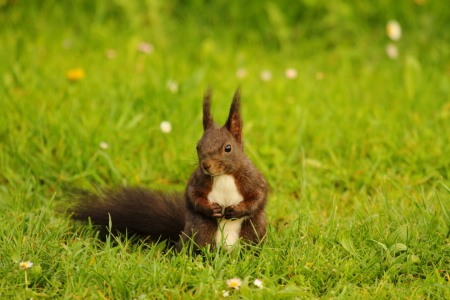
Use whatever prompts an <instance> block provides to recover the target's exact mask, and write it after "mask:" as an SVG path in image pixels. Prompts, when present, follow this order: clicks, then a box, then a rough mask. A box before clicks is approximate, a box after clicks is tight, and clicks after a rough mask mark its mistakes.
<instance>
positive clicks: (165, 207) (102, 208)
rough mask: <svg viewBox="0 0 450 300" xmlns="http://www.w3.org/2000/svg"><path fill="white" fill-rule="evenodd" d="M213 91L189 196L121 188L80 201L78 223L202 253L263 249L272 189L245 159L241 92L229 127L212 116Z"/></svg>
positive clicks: (207, 98)
mask: <svg viewBox="0 0 450 300" xmlns="http://www.w3.org/2000/svg"><path fill="white" fill-rule="evenodd" d="M211 98H212V93H211V89H208V90H207V91H206V93H205V95H204V99H203V129H204V132H203V136H202V138H201V139H200V141H198V143H197V154H198V160H199V163H198V167H197V168H196V170H195V171H194V173H193V174H192V175H191V177H190V179H189V181H188V183H187V186H186V190H185V193H184V195H183V194H182V193H166V192H161V191H152V190H146V189H143V188H138V187H121V188H118V189H116V190H103V191H102V192H101V193H99V194H90V193H84V194H82V195H79V196H78V197H77V198H78V203H77V204H76V206H75V208H74V214H73V218H74V219H76V220H84V221H86V220H87V219H88V218H90V219H91V221H92V223H93V224H96V225H102V226H108V224H109V222H110V220H111V224H112V228H113V229H115V230H118V231H122V232H125V231H128V232H130V233H136V234H139V235H145V236H150V237H151V238H152V239H154V240H170V241H173V242H177V249H178V250H181V248H182V247H183V244H187V243H189V242H194V245H195V247H196V248H202V247H204V246H206V245H208V244H212V245H213V246H215V247H220V246H224V247H226V248H227V247H229V246H231V245H233V244H234V243H236V242H237V241H238V240H239V239H242V240H243V241H244V242H245V243H250V244H257V243H259V242H261V241H262V240H263V239H264V237H265V234H266V226H267V221H266V217H265V212H264V208H265V206H266V202H267V189H268V188H267V183H266V180H265V179H264V176H263V175H262V174H261V173H260V172H259V171H258V169H257V168H256V167H255V166H254V165H253V163H252V162H251V160H250V159H249V158H248V157H247V156H246V155H245V153H244V143H243V138H242V126H243V122H242V118H241V113H240V103H241V101H240V98H241V97H240V89H237V90H236V92H235V94H234V97H233V102H232V104H231V108H230V113H229V115H228V119H227V121H226V123H225V125H224V126H222V127H219V126H218V125H217V124H215V123H214V120H213V118H212V116H211Z"/></svg>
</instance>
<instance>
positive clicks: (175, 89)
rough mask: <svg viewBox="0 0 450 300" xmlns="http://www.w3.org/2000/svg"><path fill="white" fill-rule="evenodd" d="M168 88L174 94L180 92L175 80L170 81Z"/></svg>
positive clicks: (167, 84)
mask: <svg viewBox="0 0 450 300" xmlns="http://www.w3.org/2000/svg"><path fill="white" fill-rule="evenodd" d="M166 86H167V88H168V89H169V91H171V92H172V93H174V94H175V93H176V92H178V82H176V81H175V80H172V79H169V80H168V81H167V83H166Z"/></svg>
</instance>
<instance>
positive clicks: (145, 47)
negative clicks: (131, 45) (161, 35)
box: [137, 42, 153, 54]
mask: <svg viewBox="0 0 450 300" xmlns="http://www.w3.org/2000/svg"><path fill="white" fill-rule="evenodd" d="M137 49H138V50H139V51H141V52H143V53H147V54H148V53H152V52H153V45H152V44H149V43H145V42H141V43H139V44H138V47H137Z"/></svg>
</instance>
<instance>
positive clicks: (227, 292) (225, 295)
mask: <svg viewBox="0 0 450 300" xmlns="http://www.w3.org/2000/svg"><path fill="white" fill-rule="evenodd" d="M222 296H224V297H228V296H230V292H229V291H222Z"/></svg>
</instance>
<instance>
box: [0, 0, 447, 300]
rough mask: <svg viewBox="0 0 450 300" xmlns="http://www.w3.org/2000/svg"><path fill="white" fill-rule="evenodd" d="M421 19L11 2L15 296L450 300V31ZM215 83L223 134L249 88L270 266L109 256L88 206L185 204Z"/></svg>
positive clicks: (5, 246)
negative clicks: (123, 189) (155, 201)
mask: <svg viewBox="0 0 450 300" xmlns="http://www.w3.org/2000/svg"><path fill="white" fill-rule="evenodd" d="M421 2H422V1H404V2H402V4H397V3H396V4H394V3H391V2H388V1H379V2H378V3H377V4H373V3H372V2H368V1H367V2H361V4H354V5H350V4H346V3H344V2H341V1H333V2H332V3H328V2H323V3H322V2H313V1H303V2H299V3H298V4H296V5H297V6H294V7H293V6H292V5H291V2H290V1H286V2H283V1H282V2H279V3H278V2H277V3H276V4H275V2H267V3H265V4H258V3H257V2H251V1H246V2H245V7H246V8H245V9H242V7H240V5H243V4H241V3H239V4H238V3H236V4H230V3H228V2H225V1H217V2H216V3H214V4H208V5H206V4H205V3H204V2H203V1H193V2H192V3H184V2H181V1H175V0H174V1H148V2H142V3H134V2H124V1H111V2H108V1H95V2H92V1H82V0H80V1H76V2H73V1H70V2H69V1H50V0H48V1H27V3H25V2H24V1H17V2H14V1H0V22H1V24H3V25H2V26H1V28H0V36H1V40H2V46H1V47H0V107H1V108H2V113H1V115H2V117H1V119H0V224H1V226H0V266H1V268H0V274H1V276H0V295H1V297H2V298H7V299H29V298H49V299H52V298H54V299H73V298H75V299H84V298H89V299H106V298H107V299H159V298H161V299H167V298H169V299H220V298H223V295H222V291H224V290H226V291H230V296H229V298H235V299H272V298H277V299H292V298H295V297H297V298H321V299H333V298H344V299H382V298H388V299H435V298H440V299H444V298H449V297H450V285H449V279H450V277H449V264H450V246H449V245H450V240H449V238H448V232H449V230H450V229H449V222H450V218H449V212H448V210H449V208H450V181H449V178H450V156H449V155H448V154H449V153H450V142H449V139H450V126H449V125H448V124H449V122H450V102H449V98H448V95H449V92H450V72H449V70H450V65H449V62H448V57H450V46H449V45H450V43H449V41H450V35H449V32H448V30H447V28H448V25H449V24H448V20H449V19H450V16H449V13H448V9H447V7H446V6H445V4H441V3H438V2H437V1H424V3H421ZM418 3H419V4H418ZM390 19H396V20H397V21H399V23H400V24H401V25H402V29H403V36H402V38H401V39H400V40H399V41H398V42H395V43H394V42H390V41H389V39H388V37H387V36H386V34H385V25H386V23H387V21H389V20H390ZM141 42H147V43H151V44H152V45H153V47H154V50H153V52H152V53H144V52H140V51H138V50H137V47H138V45H139V43H141ZM389 43H394V44H395V45H396V46H397V47H398V49H399V57H398V59H395V60H391V59H389V58H388V57H387V56H386V54H385V47H386V45H387V44H389ZM110 49H114V51H115V58H113V59H110V58H108V57H107V55H106V53H107V52H108V50H110ZM109 53H110V56H111V53H112V52H109ZM76 68H81V69H83V70H84V73H85V76H84V77H83V78H82V79H81V80H78V81H75V82H70V81H69V80H68V79H67V78H66V73H67V71H69V70H72V69H76ZM239 68H245V69H246V71H247V75H246V76H245V77H244V78H238V77H237V76H236V71H237V70H238V69H239ZM288 68H295V69H296V70H297V72H298V76H297V77H296V78H295V79H287V78H286V76H285V70H286V69H288ZM263 70H269V71H270V72H271V74H272V79H271V80H270V81H263V80H261V78H260V73H261V72H262V71H263ZM174 84H175V85H174ZM209 84H211V85H212V86H213V88H214V92H215V102H214V105H213V112H214V115H215V117H216V120H218V121H219V120H220V122H225V118H226V114H227V110H228V106H229V103H230V101H231V97H232V95H233V92H234V89H235V88H236V87H237V86H239V85H241V87H242V93H243V115H244V121H245V125H244V138H245V143H246V144H245V145H246V151H247V153H248V155H249V156H250V157H251V159H252V160H253V161H254V163H255V164H256V165H257V167H258V168H259V169H260V170H261V171H262V173H263V174H264V175H265V176H266V178H267V180H268V182H269V184H270V187H271V193H270V202H269V204H268V207H267V214H268V218H269V221H270V230H269V235H268V237H267V241H266V243H265V245H264V246H263V247H261V249H257V250H258V251H259V255H257V256H255V255H254V254H249V253H246V252H245V251H244V250H242V249H239V248H237V249H234V251H233V252H231V253H228V252H226V251H224V250H211V251H207V252H206V253H205V255H204V256H193V257H192V256H191V255H190V254H189V253H187V252H183V253H180V254H177V253H174V252H173V251H171V250H169V251H167V250H166V249H165V247H164V244H156V245H154V244H148V243H142V242H138V241H136V240H135V239H133V238H115V237H112V236H111V237H109V238H107V239H106V240H101V239H99V238H98V234H97V231H96V228H95V227H92V226H90V225H86V224H77V223H74V222H72V221H71V220H70V219H69V216H68V214H67V213H65V211H66V210H67V211H70V199H68V192H67V191H68V190H70V189H71V188H80V187H81V188H87V189H93V188H95V186H108V187H113V186H116V185H118V184H130V185H144V186H148V187H151V188H162V189H167V190H182V189H183V187H184V184H185V182H186V181H187V179H188V177H189V175H190V173H191V172H192V171H193V169H194V168H195V163H196V158H195V145H196V142H197V140H198V139H199V138H200V136H201V127H202V126H201V98H202V94H203V92H204V90H205V89H206V87H207V86H208V85H209ZM162 121H170V122H171V124H172V128H173V129H172V132H171V133H169V134H164V133H163V132H161V130H160V129H159V125H160V123H161V122H162ZM101 142H105V143H107V144H108V145H109V147H108V148H107V149H103V148H101V147H100V143H101ZM28 260H29V261H31V262H33V263H34V266H33V267H32V268H30V269H28V270H26V271H23V270H20V269H19V262H21V261H28ZM25 274H26V275H27V282H28V285H27V284H26V283H25ZM230 278H240V279H241V280H242V281H243V284H242V286H241V288H240V289H239V290H230V289H228V288H227V286H226V284H225V282H226V280H228V279H230ZM256 278H258V279H261V280H262V281H263V284H264V288H263V289H259V288H257V287H256V286H254V285H253V281H254V280H255V279H256Z"/></svg>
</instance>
